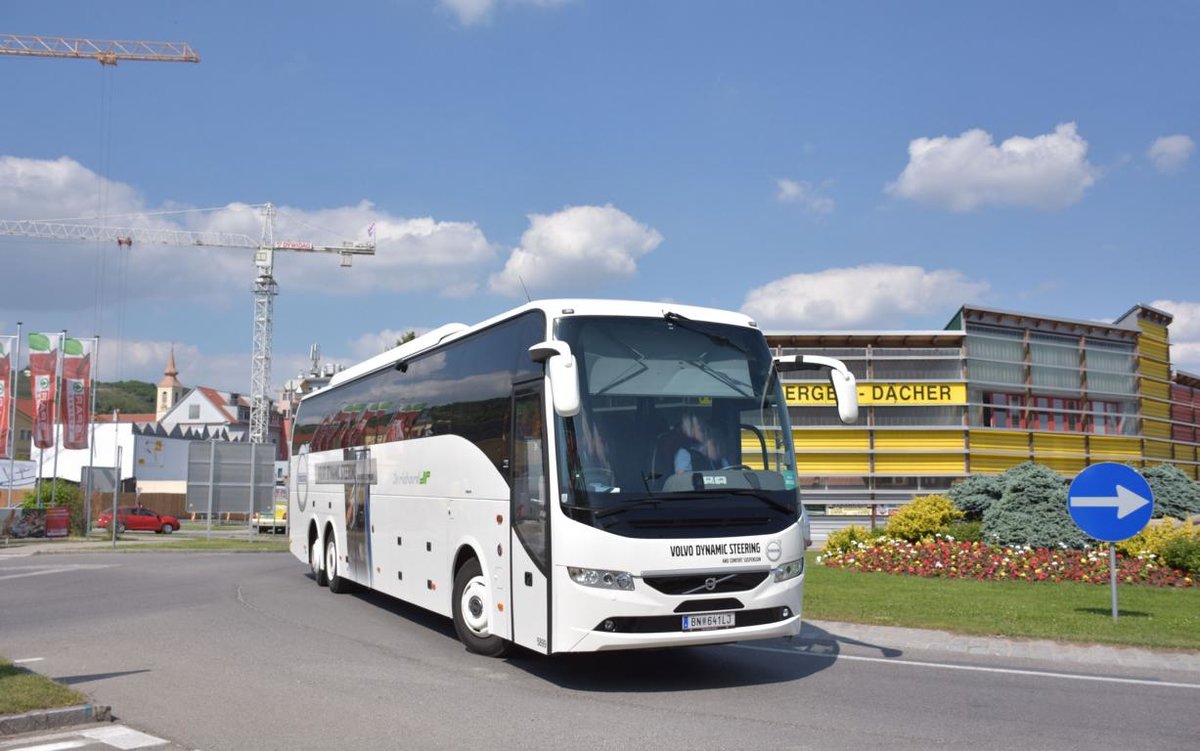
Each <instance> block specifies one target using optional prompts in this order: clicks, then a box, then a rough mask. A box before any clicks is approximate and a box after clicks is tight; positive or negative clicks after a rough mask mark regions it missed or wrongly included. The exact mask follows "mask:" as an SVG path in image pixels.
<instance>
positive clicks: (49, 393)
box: [29, 334, 58, 449]
mask: <svg viewBox="0 0 1200 751" xmlns="http://www.w3.org/2000/svg"><path fill="white" fill-rule="evenodd" d="M57 337H58V334H50V335H49V336H47V335H46V334H30V335H29V374H30V376H31V377H32V379H33V412H34V415H33V445H34V446H37V447H38V448H40V449H48V448H50V447H52V446H54V414H53V412H54V393H55V391H56V389H55V381H56V377H57V375H58V374H57V373H56V372H55V371H56V370H57V368H58V349H57V348H56V347H55V345H56V344H57V343H58V342H57Z"/></svg>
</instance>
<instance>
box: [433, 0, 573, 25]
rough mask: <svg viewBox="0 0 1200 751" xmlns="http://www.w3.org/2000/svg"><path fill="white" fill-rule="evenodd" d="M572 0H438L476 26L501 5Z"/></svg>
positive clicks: (540, 4) (463, 21) (553, 4)
mask: <svg viewBox="0 0 1200 751" xmlns="http://www.w3.org/2000/svg"><path fill="white" fill-rule="evenodd" d="M571 1H572V0H438V5H440V6H441V7H443V8H445V9H446V10H448V11H450V12H451V13H453V14H454V15H455V16H457V17H458V22H459V23H461V24H462V25H463V26H474V25H475V24H479V23H483V22H485V21H487V20H488V19H490V18H491V16H492V12H493V11H494V10H495V9H496V7H497V6H499V5H509V6H513V5H533V6H537V7H539V8H553V7H556V6H559V5H566V4H567V3H568V2H571Z"/></svg>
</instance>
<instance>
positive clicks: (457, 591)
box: [453, 558, 512, 657]
mask: <svg viewBox="0 0 1200 751" xmlns="http://www.w3.org/2000/svg"><path fill="white" fill-rule="evenodd" d="M453 607H454V630H455V631H456V632H458V638H459V640H460V641H462V643H463V644H464V645H465V646H466V648H467V651H468V652H474V653H475V654H480V655H484V656H486V657H503V656H504V655H506V654H508V652H509V650H510V649H511V648H512V643H511V642H509V641H506V640H504V639H501V638H500V637H499V636H496V635H495V634H493V633H492V617H493V612H492V607H493V605H492V593H491V587H489V586H488V580H487V578H486V577H484V575H483V569H482V568H480V566H479V561H478V560H477V559H475V558H472V559H470V560H469V561H467V562H466V563H464V564H463V566H462V568H460V569H459V570H458V573H457V574H456V575H455V576H454V595H453Z"/></svg>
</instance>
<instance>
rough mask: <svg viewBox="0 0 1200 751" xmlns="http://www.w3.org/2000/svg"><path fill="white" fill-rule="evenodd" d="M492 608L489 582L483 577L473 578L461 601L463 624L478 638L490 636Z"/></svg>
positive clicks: (466, 587) (464, 588) (460, 608)
mask: <svg viewBox="0 0 1200 751" xmlns="http://www.w3.org/2000/svg"><path fill="white" fill-rule="evenodd" d="M491 608H492V598H491V594H490V593H489V591H488V585H487V580H486V579H484V578H483V576H476V577H473V578H472V579H471V580H470V581H469V582H467V586H465V587H463V593H462V598H461V599H460V600H459V610H460V611H461V612H462V619H463V624H464V625H466V627H467V629H469V630H470V632H471V633H472V634H475V635H476V636H480V637H485V636H490V635H491V628H490V624H489V615H490V614H491Z"/></svg>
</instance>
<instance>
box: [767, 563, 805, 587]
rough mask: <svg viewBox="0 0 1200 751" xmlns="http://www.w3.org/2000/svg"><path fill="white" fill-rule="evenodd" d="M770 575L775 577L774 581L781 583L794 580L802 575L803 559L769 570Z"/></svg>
mask: <svg viewBox="0 0 1200 751" xmlns="http://www.w3.org/2000/svg"><path fill="white" fill-rule="evenodd" d="M771 573H772V574H773V575H774V576H775V581H777V582H783V581H787V580H788V579H795V578H796V577H797V576H799V575H800V574H803V573H804V559H803V558H800V559H798V560H795V561H788V562H787V563H784V564H782V565H779V566H776V567H775V568H773V569H771Z"/></svg>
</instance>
